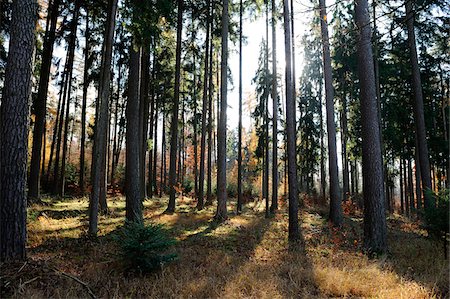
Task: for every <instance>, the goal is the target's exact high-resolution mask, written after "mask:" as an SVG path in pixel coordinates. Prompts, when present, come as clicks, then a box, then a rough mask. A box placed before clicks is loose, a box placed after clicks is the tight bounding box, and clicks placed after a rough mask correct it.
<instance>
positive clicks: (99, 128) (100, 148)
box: [89, 0, 130, 235]
mask: <svg viewBox="0 0 450 299" xmlns="http://www.w3.org/2000/svg"><path fill="white" fill-rule="evenodd" d="M109 5H110V6H109V12H108V19H107V23H106V24H107V28H106V31H105V38H104V43H103V54H102V66H101V74H100V85H99V93H98V101H99V102H100V103H98V109H99V110H98V113H97V117H98V119H97V120H96V129H95V136H94V143H95V146H94V150H93V153H92V177H91V184H92V192H91V197H90V200H89V233H91V234H94V235H95V234H97V215H98V203H99V201H100V200H101V199H100V197H103V199H105V202H106V183H105V182H106V163H105V162H106V153H107V138H108V127H109V116H108V114H109V98H110V88H109V84H110V80H111V58H112V45H113V41H114V26H115V23H116V11H117V0H110V1H109ZM128 128H130V127H128ZM102 189H103V190H102ZM102 194H103V195H102ZM104 209H106V206H105V207H104ZM103 212H106V211H103Z"/></svg>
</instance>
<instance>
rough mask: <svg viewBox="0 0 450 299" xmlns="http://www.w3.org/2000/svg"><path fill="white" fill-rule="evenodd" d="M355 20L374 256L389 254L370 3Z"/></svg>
mask: <svg viewBox="0 0 450 299" xmlns="http://www.w3.org/2000/svg"><path fill="white" fill-rule="evenodd" d="M355 17H356V24H357V26H358V29H359V36H358V43H357V56H358V75H359V82H360V90H361V92H360V101H361V119H362V140H363V142H362V158H363V165H362V168H363V190H364V247H365V248H366V250H368V251H369V252H372V253H385V252H386V250H387V241H386V215H385V202H384V185H383V182H384V180H383V161H382V156H381V142H380V140H381V139H380V134H381V132H380V125H379V118H378V105H377V98H376V86H375V72H374V62H373V54H372V45H371V34H372V32H371V29H370V17H369V8H368V4H367V0H357V1H356V3H355Z"/></svg>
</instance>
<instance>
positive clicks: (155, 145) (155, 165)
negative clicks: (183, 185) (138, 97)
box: [153, 97, 162, 194]
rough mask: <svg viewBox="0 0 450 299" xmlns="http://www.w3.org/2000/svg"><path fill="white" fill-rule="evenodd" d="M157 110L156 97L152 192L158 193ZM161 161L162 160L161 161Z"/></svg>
mask: <svg viewBox="0 0 450 299" xmlns="http://www.w3.org/2000/svg"><path fill="white" fill-rule="evenodd" d="M158 108H159V101H158V97H155V132H154V136H155V137H154V140H155V141H154V146H153V174H154V178H153V192H154V193H155V194H157V193H158V183H157V165H158ZM161 160H162V159H161Z"/></svg>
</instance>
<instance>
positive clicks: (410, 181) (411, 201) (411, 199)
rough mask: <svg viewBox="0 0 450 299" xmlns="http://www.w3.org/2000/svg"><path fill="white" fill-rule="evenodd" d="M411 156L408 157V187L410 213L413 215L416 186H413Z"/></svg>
mask: <svg viewBox="0 0 450 299" xmlns="http://www.w3.org/2000/svg"><path fill="white" fill-rule="evenodd" d="M411 164H412V163H411V158H410V157H408V189H409V213H410V215H411V216H412V214H413V212H414V211H415V206H414V186H413V174H412V166H411Z"/></svg>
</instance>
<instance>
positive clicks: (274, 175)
mask: <svg viewBox="0 0 450 299" xmlns="http://www.w3.org/2000/svg"><path fill="white" fill-rule="evenodd" d="M275 14H276V6H275V0H272V76H273V78H272V100H273V107H272V121H273V131H272V205H271V206H270V211H271V212H272V213H273V212H275V211H276V210H277V209H278V92H277V85H278V81H277V34H276V24H275V23H276V15H275Z"/></svg>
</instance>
